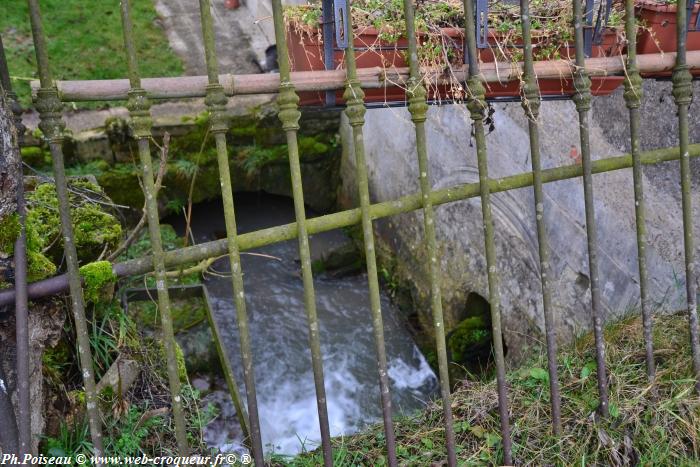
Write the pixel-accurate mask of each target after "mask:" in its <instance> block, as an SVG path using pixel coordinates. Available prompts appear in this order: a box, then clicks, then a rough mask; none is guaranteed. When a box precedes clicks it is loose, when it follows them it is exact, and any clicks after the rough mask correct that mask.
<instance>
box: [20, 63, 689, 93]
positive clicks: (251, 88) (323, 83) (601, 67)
mask: <svg viewBox="0 0 700 467" xmlns="http://www.w3.org/2000/svg"><path fill="white" fill-rule="evenodd" d="M675 56H676V54H675V53H672V52H667V53H663V54H647V55H639V56H638V57H637V66H638V67H639V71H640V72H642V73H660V72H666V71H671V70H672V69H673V67H674V64H675ZM585 63H586V71H587V72H588V75H589V76H608V75H622V74H624V73H625V56H624V55H622V56H615V57H602V58H589V59H586V61H585ZM687 64H688V66H689V67H690V69H691V70H697V69H700V51H692V52H688V54H687ZM533 66H534V69H535V74H536V75H537V77H538V79H544V78H554V79H556V78H565V77H571V76H572V75H573V73H574V72H575V71H576V66H575V65H574V64H573V63H572V62H571V61H570V60H552V61H544V62H534V65H533ZM479 69H480V72H481V74H480V77H481V79H482V80H483V81H484V82H486V83H498V82H500V83H507V82H514V81H516V82H517V81H519V80H520V77H521V76H522V74H523V67H522V64H517V63H510V62H499V63H483V64H481V65H480V67H479ZM451 73H452V74H453V75H454V77H455V79H457V80H458V81H464V80H465V78H466V72H465V69H458V68H455V69H453V70H452V72H451ZM421 74H422V75H423V76H425V77H426V79H429V80H430V82H431V83H443V82H444V83H447V81H446V80H444V79H443V80H442V81H441V78H440V77H441V76H443V75H444V70H443V69H421ZM290 76H291V83H292V84H293V85H294V88H295V90H297V91H299V92H301V91H328V90H339V89H343V88H344V87H345V78H346V76H345V70H332V71H303V72H292V73H291V74H290ZM357 76H358V79H359V80H360V85H361V87H362V88H363V89H376V88H384V87H385V86H386V87H387V88H391V87H395V86H396V85H395V84H393V83H399V84H400V85H401V86H403V87H406V86H407V81H408V78H409V70H408V68H397V69H391V70H384V69H382V68H381V67H373V68H360V69H358V70H357ZM279 81H280V78H279V74H277V73H265V74H250V75H232V74H222V75H219V82H220V83H221V85H222V86H223V87H224V93H225V94H226V95H227V96H229V97H231V96H238V95H250V94H276V93H277V92H279ZM141 83H142V84H141V85H142V87H143V88H144V89H145V90H146V92H147V94H148V97H150V98H151V99H183V98H196V97H205V96H206V86H207V83H208V79H207V77H206V76H180V77H174V78H144V79H142V81H141ZM31 86H32V89H33V90H36V89H37V88H38V83H37V82H36V81H32V82H31ZM56 86H57V87H58V90H59V94H60V97H61V100H62V101H64V102H80V101H112V100H126V99H127V98H128V92H129V80H127V79H105V80H79V81H56Z"/></svg>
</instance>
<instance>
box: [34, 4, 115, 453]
mask: <svg viewBox="0 0 700 467" xmlns="http://www.w3.org/2000/svg"><path fill="white" fill-rule="evenodd" d="M28 3H29V19H30V21H31V26H32V36H33V38H34V50H35V52H36V61H37V65H38V71H39V81H40V83H41V88H40V89H39V90H38V91H37V99H36V108H37V110H38V111H39V118H40V123H39V128H40V129H41V131H42V132H43V133H44V137H45V138H46V140H47V141H48V143H49V149H50V151H51V159H52V161H53V173H54V179H55V182H56V195H57V198H58V210H59V216H60V219H61V233H62V235H63V248H64V253H65V257H66V269H67V271H68V282H69V288H70V296H71V308H72V311H73V320H74V321H75V332H76V337H77V341H78V355H79V360H80V368H81V370H82V376H83V384H84V386H85V402H86V412H87V418H88V424H89V426H90V436H91V440H92V444H93V449H94V454H95V455H96V456H101V455H102V454H103V448H102V428H101V421H100V413H99V408H98V406H97V402H98V400H97V392H96V390H95V375H94V372H93V369H92V352H91V350H90V337H89V334H88V328H87V321H86V319H85V302H84V300H83V290H82V286H81V280H80V273H79V271H78V254H77V252H76V249H75V243H73V224H72V222H71V213H70V202H69V199H68V185H67V181H66V172H65V167H64V163H63V140H64V136H63V130H64V129H65V123H64V122H63V118H62V116H61V111H62V109H63V104H61V100H60V99H59V97H58V91H57V90H56V87H55V86H54V84H53V79H52V77H51V71H50V68H49V55H48V50H47V46H46V38H45V36H44V28H43V25H42V21H41V11H40V9H39V0H28Z"/></svg>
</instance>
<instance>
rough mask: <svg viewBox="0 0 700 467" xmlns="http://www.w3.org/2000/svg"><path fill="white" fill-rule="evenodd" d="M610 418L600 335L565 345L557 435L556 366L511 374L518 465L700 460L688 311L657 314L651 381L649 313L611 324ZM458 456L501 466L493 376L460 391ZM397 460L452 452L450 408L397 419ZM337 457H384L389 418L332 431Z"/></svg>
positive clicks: (295, 462) (427, 459)
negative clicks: (603, 406) (602, 407)
mask: <svg viewBox="0 0 700 467" xmlns="http://www.w3.org/2000/svg"><path fill="white" fill-rule="evenodd" d="M605 338H606V342H607V364H608V371H609V380H610V413H611V415H610V418H609V419H607V420H599V421H596V420H595V416H594V412H595V409H596V406H597V404H598V398H597V390H596V366H595V356H594V350H593V349H594V345H593V336H592V335H586V336H584V337H582V338H580V339H578V340H577V342H576V343H575V344H574V345H573V346H570V347H568V348H564V349H561V352H560V354H559V369H560V371H559V376H560V383H561V388H562V397H563V400H562V411H563V412H562V417H563V424H564V435H563V436H562V437H561V438H560V439H555V438H553V437H552V435H551V425H550V420H551V419H550V407H549V386H548V378H549V375H548V373H547V371H546V368H547V366H546V357H545V356H544V355H540V356H538V357H536V358H534V359H533V360H532V361H530V362H529V364H528V365H525V366H523V367H522V368H521V369H519V370H513V371H510V372H509V373H508V384H509V400H510V409H511V423H512V428H513V455H514V457H515V458H516V459H517V461H518V465H538V466H539V465H562V466H564V465H679V466H681V465H682V466H690V465H698V463H700V444H699V443H700V398H699V397H698V395H697V393H696V392H695V390H694V379H693V376H692V370H691V359H690V347H689V344H688V343H689V337H688V322H687V317H686V316H685V315H672V316H659V317H657V319H656V322H655V327H654V345H655V356H656V360H657V365H658V368H657V379H656V382H655V384H654V385H653V386H652V385H650V384H649V383H648V382H647V377H646V372H645V361H644V343H643V342H644V341H643V333H642V325H641V318H639V317H636V316H634V317H629V318H627V319H624V320H622V321H620V322H618V323H614V324H611V325H609V326H608V327H607V328H606V329H605ZM452 407H453V413H454V416H455V429H456V433H457V443H458V447H457V455H458V458H459V462H460V465H501V462H502V447H501V436H500V428H499V426H500V425H499V419H498V410H497V396H496V384H495V381H493V380H489V381H466V380H465V381H464V382H463V383H462V384H461V385H460V386H459V388H458V389H457V390H456V391H455V392H454V394H453V403H452ZM395 430H396V434H397V438H398V439H397V441H398V455H399V461H400V462H401V463H402V464H403V465H437V464H439V462H440V461H441V460H442V459H443V458H444V452H445V447H444V435H443V427H442V410H441V407H440V404H439V403H431V404H430V405H429V406H428V407H427V408H426V409H425V411H423V412H421V413H419V414H416V415H414V416H410V417H404V418H401V419H398V420H396V422H395ZM334 448H335V451H334V455H335V461H336V463H335V465H338V466H352V465H384V464H385V463H386V459H385V457H384V456H385V454H384V434H383V432H382V426H381V425H375V426H371V427H369V428H368V429H367V430H366V431H364V432H362V433H359V434H357V435H352V436H347V437H340V438H336V439H334ZM321 461H322V457H321V454H320V453H319V452H317V451H314V452H306V453H304V454H303V455H301V456H299V457H296V458H285V457H280V456H276V457H275V459H274V464H275V465H278V466H282V465H284V466H295V467H301V466H311V465H319V464H320V463H321Z"/></svg>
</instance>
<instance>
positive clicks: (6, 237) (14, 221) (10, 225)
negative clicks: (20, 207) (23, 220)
mask: <svg viewBox="0 0 700 467" xmlns="http://www.w3.org/2000/svg"><path fill="white" fill-rule="evenodd" d="M20 229H21V226H20V225H19V216H18V215H17V213H12V214H10V215H9V216H6V217H5V218H4V219H2V220H0V254H3V253H4V254H7V255H11V254H12V253H13V252H14V250H15V240H17V237H18V236H19V232H20Z"/></svg>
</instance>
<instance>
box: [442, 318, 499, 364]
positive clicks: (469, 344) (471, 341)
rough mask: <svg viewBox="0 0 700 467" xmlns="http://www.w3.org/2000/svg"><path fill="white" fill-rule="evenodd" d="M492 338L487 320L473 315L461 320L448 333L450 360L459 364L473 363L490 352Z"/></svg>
mask: <svg viewBox="0 0 700 467" xmlns="http://www.w3.org/2000/svg"><path fill="white" fill-rule="evenodd" d="M492 340H493V338H492V335H491V329H490V326H489V323H488V322H487V320H486V319H485V318H483V317H481V316H473V317H471V318H467V319H465V320H463V321H461V322H460V323H459V324H458V325H457V327H455V329H454V330H453V331H452V332H451V333H450V337H449V339H448V340H447V346H448V348H449V351H450V354H451V357H452V361H453V362H455V363H460V364H473V363H474V360H475V359H479V358H481V357H483V356H484V355H488V354H489V353H490V352H491V342H492Z"/></svg>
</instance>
